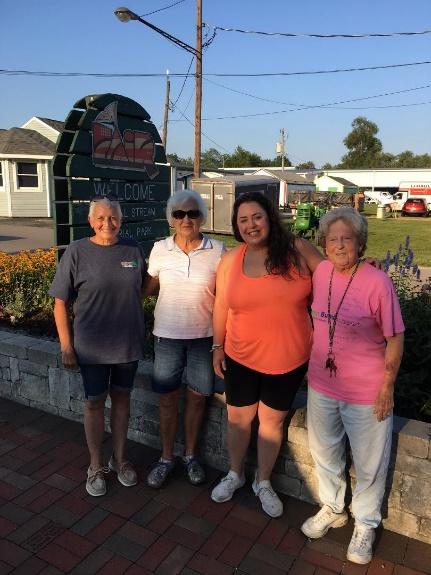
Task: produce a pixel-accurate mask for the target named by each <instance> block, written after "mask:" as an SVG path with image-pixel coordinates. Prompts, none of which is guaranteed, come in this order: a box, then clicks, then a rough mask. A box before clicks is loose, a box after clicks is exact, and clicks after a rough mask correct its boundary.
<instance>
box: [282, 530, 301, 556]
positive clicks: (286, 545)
mask: <svg viewBox="0 0 431 575" xmlns="http://www.w3.org/2000/svg"><path fill="white" fill-rule="evenodd" d="M305 543H306V539H305V537H304V535H303V534H302V533H301V532H300V531H299V530H298V529H289V531H288V532H287V533H286V535H285V536H284V537H283V539H282V541H281V543H280V545H279V546H278V549H279V551H284V552H285V553H288V554H289V555H299V554H300V553H301V550H302V548H303V547H304V546H305Z"/></svg>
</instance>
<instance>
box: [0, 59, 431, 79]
mask: <svg viewBox="0 0 431 575" xmlns="http://www.w3.org/2000/svg"><path fill="white" fill-rule="evenodd" d="M428 64H431V60H424V61H421V62H407V63H404V64H386V65H382V66H362V67H359V68H335V69H327V70H308V71H299V72H253V73H235V72H233V73H220V72H217V73H214V72H211V73H205V74H202V77H203V78H205V77H219V78H220V77H224V78H226V77H229V78H266V77H275V76H281V77H286V76H312V75H317V74H337V73H340V72H363V71H366V70H387V69H390V68H405V67H409V66H424V65H428ZM0 75H3V76H40V77H54V78H57V77H62V78H77V77H90V78H164V77H165V74H160V73H134V72H131V73H102V72H100V73H97V72H48V71H40V70H39V71H34V70H9V69H5V68H4V69H0ZM169 75H170V76H171V77H174V78H184V77H185V76H187V75H188V74H187V73H170V74H169Z"/></svg>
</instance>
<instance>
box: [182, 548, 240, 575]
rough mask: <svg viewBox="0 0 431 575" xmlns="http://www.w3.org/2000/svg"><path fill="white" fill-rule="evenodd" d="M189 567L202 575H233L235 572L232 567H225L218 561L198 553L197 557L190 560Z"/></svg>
mask: <svg viewBox="0 0 431 575" xmlns="http://www.w3.org/2000/svg"><path fill="white" fill-rule="evenodd" d="M187 566H188V567H191V568H192V569H194V570H195V571H197V572H198V573H202V575H231V574H232V573H233V572H234V568H233V567H232V566H230V565H225V564H224V563H221V562H220V561H217V560H216V559H212V558H210V557H207V556H206V555H201V554H200V553H196V555H194V556H193V557H192V558H191V559H190V561H189V563H188V564H187Z"/></svg>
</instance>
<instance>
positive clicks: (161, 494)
mask: <svg viewBox="0 0 431 575" xmlns="http://www.w3.org/2000/svg"><path fill="white" fill-rule="evenodd" d="M202 489H203V488H200V487H196V486H194V485H190V483H186V482H185V481H171V482H170V483H169V484H168V485H167V486H166V487H163V489H160V490H158V491H156V496H155V499H156V501H160V502H161V503H166V505H170V506H172V507H175V508H176V509H179V510H180V511H184V510H185V509H186V508H187V507H188V506H189V505H190V504H191V503H192V501H194V500H195V499H196V497H198V495H199V494H200V493H201V492H202Z"/></svg>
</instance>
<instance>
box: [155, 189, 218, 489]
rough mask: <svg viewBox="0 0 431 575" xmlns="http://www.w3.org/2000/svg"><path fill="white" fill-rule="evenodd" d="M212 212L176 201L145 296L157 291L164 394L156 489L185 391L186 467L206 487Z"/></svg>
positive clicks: (158, 360) (199, 203) (200, 204)
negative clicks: (208, 225) (201, 439)
mask: <svg viewBox="0 0 431 575" xmlns="http://www.w3.org/2000/svg"><path fill="white" fill-rule="evenodd" d="M206 216H207V208H206V205H205V203H204V201H203V200H202V198H201V196H200V195H199V194H197V193H196V192H193V191H191V190H182V191H179V192H177V193H176V194H175V195H173V196H172V197H171V198H170V199H169V201H168V205H167V208H166V217H167V220H168V222H169V224H170V225H171V226H172V227H173V228H174V230H175V234H174V235H173V236H170V237H168V238H165V239H164V240H161V241H158V242H156V243H155V244H154V247H153V249H152V251H151V254H150V259H149V266H148V281H147V286H146V294H147V295H149V294H152V293H155V292H156V291H157V289H159V295H158V299H157V304H156V308H155V312H154V330H153V334H154V375H153V390H154V391H155V392H157V393H159V394H160V436H161V441H162V454H161V457H160V459H159V461H158V462H157V463H156V464H155V466H154V467H153V468H152V470H151V471H150V473H149V474H148V477H147V483H148V485H149V486H150V487H154V488H159V487H161V486H162V485H163V484H164V482H165V481H166V479H167V477H168V476H169V474H170V473H171V472H172V470H173V468H174V456H173V448H174V441H175V435H176V431H177V424H178V404H179V399H180V396H181V387H182V385H183V382H185V383H186V385H187V392H186V406H185V411H184V443H185V452H184V456H183V462H184V465H185V468H186V471H187V475H188V478H189V480H190V482H191V483H192V484H193V485H198V484H200V483H202V482H203V481H205V472H204V470H203V469H202V466H201V465H200V463H199V461H198V460H197V458H196V446H197V441H198V436H199V431H200V428H201V424H202V418H203V414H204V410H205V399H206V397H207V396H209V395H211V394H212V393H213V391H214V385H213V384H214V371H213V367H212V356H211V353H210V352H211V346H212V312H213V304H214V291H215V277H216V270H217V266H218V263H219V261H220V257H221V255H222V253H223V252H224V250H225V248H224V244H223V243H222V242H220V241H218V240H213V239H211V238H208V237H205V236H204V235H203V234H202V233H201V232H200V228H201V226H202V224H204V223H205V220H206Z"/></svg>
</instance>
